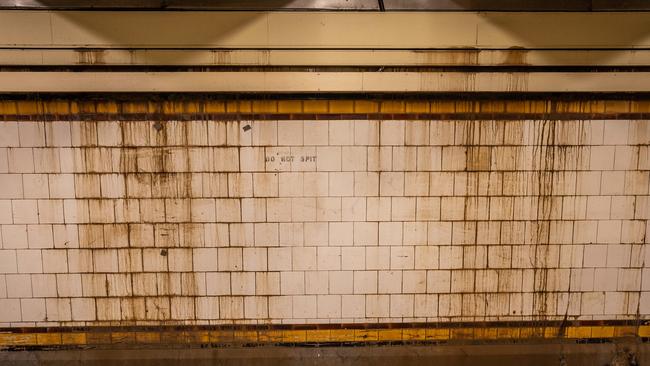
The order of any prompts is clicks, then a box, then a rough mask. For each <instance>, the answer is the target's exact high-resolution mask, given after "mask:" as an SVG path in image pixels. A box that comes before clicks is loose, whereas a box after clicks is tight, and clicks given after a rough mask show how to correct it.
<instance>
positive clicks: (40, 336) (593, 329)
mask: <svg viewBox="0 0 650 366" xmlns="http://www.w3.org/2000/svg"><path fill="white" fill-rule="evenodd" d="M622 337H650V325H641V326H638V327H636V326H610V325H607V326H569V327H566V328H564V329H562V328H560V327H462V328H454V327H449V328H447V327H440V328H408V327H405V328H379V329H331V330H330V329H309V330H275V329H262V330H213V331H206V330H185V331H166V330H165V331H160V332H156V331H124V332H122V331H112V332H105V331H88V332H49V333H47V332H33V333H9V332H7V333H0V347H2V348H7V347H17V346H60V345H68V346H75V345H78V346H82V345H111V344H115V345H119V344H140V345H149V344H241V343H251V344H277V343H306V342H309V343H340V342H360V343H375V342H402V341H403V342H420V341H438V342H439V341H498V340H504V339H511V340H512V339H516V340H535V339H542V338H545V339H562V338H564V339H602V338H610V339H612V338H622Z"/></svg>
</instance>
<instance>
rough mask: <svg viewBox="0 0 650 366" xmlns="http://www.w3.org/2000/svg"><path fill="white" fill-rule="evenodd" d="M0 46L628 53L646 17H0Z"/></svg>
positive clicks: (645, 40) (648, 25)
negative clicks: (607, 50) (605, 50)
mask: <svg viewBox="0 0 650 366" xmlns="http://www.w3.org/2000/svg"><path fill="white" fill-rule="evenodd" d="M0 46H2V47H36V48H41V47H99V48H168V47H169V48H332V49H335V48H365V49H386V48H406V49H428V48H481V49H490V48H513V47H522V48H587V49H589V48H619V49H629V48H647V47H650V13H646V12H637V13H620V12H617V13H494V12H491V13H466V12H463V13H456V12H433V13H426V12H417V13H415V12H387V13H369V12H359V13H357V12H287V13H283V12H271V13H263V12H104V11H99V12H70V11H68V12H63V11H39V12H34V11H0Z"/></svg>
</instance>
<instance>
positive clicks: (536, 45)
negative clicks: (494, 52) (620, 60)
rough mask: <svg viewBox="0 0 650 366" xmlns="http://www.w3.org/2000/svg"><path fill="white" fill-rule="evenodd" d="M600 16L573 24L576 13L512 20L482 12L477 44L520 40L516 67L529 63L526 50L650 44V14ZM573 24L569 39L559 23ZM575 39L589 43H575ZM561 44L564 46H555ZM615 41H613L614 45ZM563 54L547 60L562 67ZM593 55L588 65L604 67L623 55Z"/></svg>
mask: <svg viewBox="0 0 650 366" xmlns="http://www.w3.org/2000/svg"><path fill="white" fill-rule="evenodd" d="M597 15H598V13H588V14H584V17H583V18H582V19H581V22H579V23H578V22H574V23H570V21H569V20H570V17H573V16H575V14H572V13H555V14H553V16H552V17H536V16H534V15H533V16H530V17H512V16H509V13H502V12H485V13H481V17H482V18H483V21H481V22H479V24H478V26H477V30H476V32H477V35H476V39H477V43H478V45H479V47H480V48H492V47H494V46H495V45H499V44H503V43H504V42H503V41H504V40H505V39H516V40H518V42H517V43H518V44H516V45H514V44H513V45H512V49H513V50H516V49H522V52H521V53H520V54H519V55H518V56H517V55H515V57H514V58H515V59H513V60H512V63H513V64H526V60H525V57H526V53H525V51H523V50H524V49H558V48H573V49H603V48H607V45H608V44H613V43H615V42H614V40H615V41H616V42H617V43H620V42H621V40H624V42H625V44H626V45H629V48H632V47H633V46H634V45H637V46H638V45H639V44H642V45H643V42H645V45H650V27H648V26H647V24H648V15H647V13H636V14H630V13H611V14H608V16H607V17H606V20H605V22H603V21H602V19H603V18H601V17H599V18H596V16H597ZM567 23H569V24H571V27H570V32H571V33H572V34H571V35H572V36H576V37H568V34H566V32H567V30H566V28H565V27H558V26H557V25H558V24H567ZM621 24H626V28H625V29H620V25H621ZM613 35H615V36H613ZM572 40H588V41H586V42H585V41H574V42H573V43H571V41H572ZM558 41H561V44H558V43H554V42H558ZM610 41H611V42H610ZM566 55H567V54H566V53H563V52H547V53H544V54H543V57H544V58H545V59H546V61H548V62H553V64H560V65H561V64H562V60H563V58H564V57H566ZM595 55H596V53H594V55H592V56H591V57H592V59H589V60H585V62H586V63H588V64H601V63H606V62H607V61H611V60H612V58H615V57H617V56H620V54H617V53H616V52H609V53H603V52H601V53H598V57H596V56H595Z"/></svg>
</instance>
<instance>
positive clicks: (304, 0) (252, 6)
mask: <svg viewBox="0 0 650 366" xmlns="http://www.w3.org/2000/svg"><path fill="white" fill-rule="evenodd" d="M382 8H383V9H382ZM0 9H34V10H43V9H52V10H107V9H112V10H134V9H138V10H213V11H232V10H237V11H247V10H249V11H291V10H314V11H318V10H343V11H345V10H347V11H380V10H387V11H391V10H394V11H632V10H637V11H643V10H645V11H650V1H647V0H220V1H213V0H0Z"/></svg>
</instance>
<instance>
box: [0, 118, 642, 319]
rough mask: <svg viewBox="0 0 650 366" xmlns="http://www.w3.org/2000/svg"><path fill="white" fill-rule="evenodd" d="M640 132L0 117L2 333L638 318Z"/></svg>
mask: <svg viewBox="0 0 650 366" xmlns="http://www.w3.org/2000/svg"><path fill="white" fill-rule="evenodd" d="M649 143H650V122H649V121H636V120H634V121H629V120H605V121H602V120H591V121H552V120H551V121H548V120H547V121H392V120H390V121H242V122H222V121H207V122H205V121H192V122H145V121H137V122H111V121H99V122H0V226H1V230H0V235H1V239H2V240H1V243H2V246H1V249H0V309H1V310H0V325H10V326H29V325H46V324H48V325H57V324H61V325H73V324H78V325H84V324H134V323H137V324H169V323H182V324H219V323H233V322H234V323H268V322H273V323H330V322H331V323H336V322H378V321H379V322H402V321H404V322H408V321H446V320H465V321H486V320H538V319H564V318H565V316H566V317H567V318H569V319H621V318H636V317H638V316H641V317H646V316H647V315H648V314H650V272H648V269H647V268H646V263H647V262H648V260H646V256H647V258H648V259H650V252H649V251H646V250H645V247H646V245H647V243H648V242H649V240H650V238H648V237H647V236H646V233H647V232H648V231H649V230H650V228H649V226H648V217H649V216H650V203H649V202H650V201H649V182H648V180H649V174H650V173H649V170H650V149H649V148H648V144H649Z"/></svg>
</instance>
